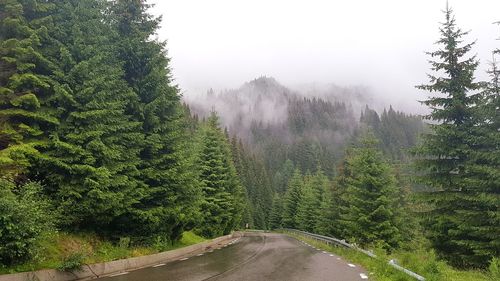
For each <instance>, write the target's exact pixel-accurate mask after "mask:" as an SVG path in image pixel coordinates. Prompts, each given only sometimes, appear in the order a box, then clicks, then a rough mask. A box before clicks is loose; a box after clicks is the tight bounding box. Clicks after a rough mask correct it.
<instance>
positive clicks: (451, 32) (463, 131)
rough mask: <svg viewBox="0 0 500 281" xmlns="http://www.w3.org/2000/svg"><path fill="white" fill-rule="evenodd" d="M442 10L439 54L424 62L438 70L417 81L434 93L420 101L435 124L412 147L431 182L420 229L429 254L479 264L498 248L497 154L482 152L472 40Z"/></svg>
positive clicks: (485, 139)
mask: <svg viewBox="0 0 500 281" xmlns="http://www.w3.org/2000/svg"><path fill="white" fill-rule="evenodd" d="M445 17H446V21H445V22H444V23H443V24H442V27H441V29H440V31H441V38H440V39H439V41H438V44H440V45H442V46H443V47H442V49H440V50H438V51H435V52H431V53H429V54H430V55H431V56H432V57H437V58H438V59H439V60H438V61H432V62H431V65H432V69H433V70H435V71H436V72H443V73H444V74H443V76H441V77H437V76H433V75H430V76H429V78H430V82H431V84H429V85H422V86H419V88H420V89H423V90H427V91H430V92H435V93H436V95H435V96H432V97H430V98H429V99H428V100H426V101H424V104H426V105H427V106H429V107H430V108H431V113H430V114H429V116H427V117H428V118H429V119H431V120H434V121H436V122H439V123H438V124H436V125H431V130H432V133H431V134H427V135H425V137H424V140H423V143H422V145H420V146H419V147H418V150H417V151H416V152H417V155H418V157H419V159H418V161H417V167H419V170H420V172H421V173H422V174H423V177H422V180H423V183H425V184H427V185H428V186H429V187H430V188H431V189H430V191H429V192H428V193H427V194H425V195H424V196H423V197H424V199H425V201H426V202H427V203H428V204H429V206H430V210H429V211H428V212H427V213H426V218H427V222H428V223H427V229H428V233H429V238H430V240H431V242H432V244H433V246H434V248H435V249H436V251H437V253H438V254H439V255H440V256H441V257H443V258H445V259H446V260H447V261H449V262H450V263H451V264H453V265H455V266H460V267H485V266H486V265H487V264H488V263H489V260H490V259H491V257H492V256H493V255H495V254H496V255H498V233H499V232H498V229H499V228H498V225H499V224H498V202H499V197H498V162H496V164H495V163H494V162H495V160H493V158H496V159H498V157H495V156H493V157H491V156H490V155H488V156H487V157H484V156H485V153H484V152H485V151H488V152H486V153H491V152H492V151H491V149H494V148H493V147H492V146H491V145H489V144H491V142H490V136H487V135H488V133H486V132H487V131H488V129H486V127H487V125H486V126H483V125H481V123H482V121H481V120H482V119H483V118H481V117H480V115H481V114H483V113H486V112H484V111H483V109H481V99H482V95H481V93H478V92H477V91H476V90H478V89H479V87H480V83H476V82H475V81H474V72H475V70H476V68H477V66H478V61H477V60H476V58H475V56H470V55H469V52H470V51H471V49H472V47H473V45H474V43H470V44H463V43H462V38H463V37H464V36H465V35H466V34H467V32H463V31H462V30H461V29H459V28H458V27H457V26H456V23H455V18H454V16H453V13H452V10H451V9H450V8H448V7H447V9H446V11H445ZM490 114H491V113H490ZM493 116H494V115H492V116H488V117H487V118H488V119H489V118H491V117H493ZM483 129H484V130H483ZM497 129H498V128H497ZM480 130H483V132H479V131H480ZM495 133H496V134H498V131H496V132H495ZM495 133H494V134H495ZM497 139H498V138H497ZM491 140H493V139H491ZM496 148H497V149H496V151H498V144H496ZM483 149H485V150H483ZM493 151H495V150H493ZM493 155H495V154H493ZM490 160H493V161H490ZM495 165H496V166H495ZM495 169H496V172H495ZM491 171H493V172H491ZM495 174H496V179H495V176H494V175H495ZM491 176H493V177H491ZM485 177H486V178H485ZM490 180H491V181H490ZM495 182H496V183H495ZM495 185H496V188H495ZM486 214H491V215H486ZM495 214H496V215H495ZM495 241H496V242H495Z"/></svg>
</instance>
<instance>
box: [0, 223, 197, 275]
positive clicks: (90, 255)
mask: <svg viewBox="0 0 500 281" xmlns="http://www.w3.org/2000/svg"><path fill="white" fill-rule="evenodd" d="M203 241H206V239H204V238H202V237H200V236H198V235H196V234H194V233H193V232H184V233H183V235H182V238H181V239H180V241H178V242H176V243H168V242H162V243H161V245H154V244H153V245H150V246H134V245H131V243H130V238H128V237H122V238H120V239H119V241H117V242H116V243H112V242H110V241H106V240H103V239H102V238H100V237H98V236H97V235H95V234H90V233H80V234H69V233H64V232H58V233H53V234H51V235H49V236H47V237H45V238H44V239H43V241H41V242H40V246H39V247H40V251H39V252H40V254H39V255H37V256H36V257H35V258H33V259H31V260H29V261H27V262H25V263H22V264H19V265H15V266H11V267H1V266H0V274H7V273H16V272H25V271H32V270H39V269H46V268H55V269H59V270H62V271H67V270H78V269H79V268H81V266H82V265H84V264H92V263H99V262H106V261H113V260H119V259H124V258H131V257H138V256H144V255H150V254H155V253H158V252H161V251H168V250H173V249H177V248H181V247H185V246H189V245H193V244H197V243H200V242H203Z"/></svg>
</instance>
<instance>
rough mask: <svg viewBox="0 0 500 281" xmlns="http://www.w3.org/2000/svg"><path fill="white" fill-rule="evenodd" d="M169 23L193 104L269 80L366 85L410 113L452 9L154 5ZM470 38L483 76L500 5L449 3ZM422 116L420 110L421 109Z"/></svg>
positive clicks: (387, 0)
mask: <svg viewBox="0 0 500 281" xmlns="http://www.w3.org/2000/svg"><path fill="white" fill-rule="evenodd" d="M149 2H150V3H155V4H156V6H155V7H154V8H153V9H152V10H151V12H152V13H154V14H157V15H163V22H162V28H161V30H160V31H159V34H158V36H159V38H160V39H162V40H167V42H168V43H167V44H168V45H167V48H168V55H169V57H171V59H172V61H171V66H172V70H173V76H174V79H175V82H176V83H177V84H178V85H179V86H180V87H181V89H182V91H183V93H184V94H185V95H192V94H196V93H200V92H205V91H206V90H207V89H208V88H214V89H225V88H235V87H238V86H240V85H241V84H242V83H243V82H246V81H249V80H251V79H253V78H257V77H259V76H262V75H266V76H272V77H275V78H276V79H277V80H278V81H279V82H281V83H282V84H284V85H285V86H292V87H293V86H295V85H300V84H304V83H311V82H314V83H335V84H337V85H340V86H349V85H364V86H367V87H369V88H370V89H371V90H372V91H373V92H374V93H376V94H377V95H378V96H384V97H388V99H389V100H390V101H391V103H392V104H395V105H396V106H400V107H402V108H404V109H407V108H408V107H412V106H416V105H417V102H416V100H417V99H422V98H425V94H423V93H422V92H420V91H418V90H416V89H414V85H416V84H420V83H424V82H427V80H426V75H425V74H426V73H427V72H429V65H428V63H427V59H428V57H427V56H426V55H425V54H424V51H431V50H435V49H436V45H433V44H434V42H435V41H436V40H437V39H438V38H439V33H438V28H439V25H438V23H439V22H442V21H443V20H444V16H443V14H442V12H441V10H443V9H444V8H445V5H446V1H444V0H419V1H417V0H414V1H413V0H412V1H403V0H377V1H370V0H365V1H362V0H323V1H321V0H296V1H294V0H248V1H240V0H211V1H206V0H149ZM449 3H450V6H451V7H452V8H453V9H454V11H455V16H456V19H457V23H458V26H459V27H461V28H462V29H464V30H471V33H470V34H469V36H468V37H467V39H468V40H470V41H472V40H476V39H477V44H476V46H475V48H474V52H475V53H477V54H478V57H479V59H480V60H481V62H482V65H481V67H480V70H479V72H478V76H479V77H480V78H483V79H485V75H484V74H483V72H484V70H485V69H486V67H487V65H486V63H487V61H488V60H491V50H492V49H494V48H497V47H499V46H500V41H497V40H495V39H496V38H498V37H500V27H499V26H497V25H493V24H492V23H493V22H495V21H499V20H500V1H499V0H475V1H470V0H450V1H449ZM416 110H417V111H419V110H418V109H417V108H416Z"/></svg>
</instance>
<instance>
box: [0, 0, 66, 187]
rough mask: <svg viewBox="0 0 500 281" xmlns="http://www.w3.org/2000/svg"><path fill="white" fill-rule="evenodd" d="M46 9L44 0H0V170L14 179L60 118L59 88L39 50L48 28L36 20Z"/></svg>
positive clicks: (36, 154)
mask: <svg viewBox="0 0 500 281" xmlns="http://www.w3.org/2000/svg"><path fill="white" fill-rule="evenodd" d="M50 9H51V5H50V4H48V3H37V4H36V5H31V4H30V1H16V0H10V1H2V2H0V10H1V11H2V12H1V13H0V30H1V31H2V32H0V170H1V171H2V175H4V176H8V177H13V178H16V179H17V180H20V179H19V178H18V177H19V175H20V174H22V173H24V172H25V168H26V167H27V166H29V164H30V159H31V158H38V157H40V154H39V151H38V149H37V148H38V147H40V146H43V145H44V144H46V142H47V140H48V137H49V135H50V131H51V130H53V129H54V128H55V127H56V126H57V125H58V123H59V121H58V119H57V115H58V107H57V105H56V103H55V101H56V100H57V99H56V95H57V94H58V93H59V92H60V87H58V85H57V83H56V82H55V81H54V80H53V79H52V78H51V75H52V74H53V72H54V65H53V63H52V62H51V60H50V58H47V57H46V56H45V55H44V54H43V53H42V52H41V51H40V49H41V45H42V44H43V43H44V40H45V39H46V35H47V27H46V26H44V25H40V24H35V23H36V22H47V21H50V17H49V16H47V15H46V14H45V13H44V12H45V11H47V10H50Z"/></svg>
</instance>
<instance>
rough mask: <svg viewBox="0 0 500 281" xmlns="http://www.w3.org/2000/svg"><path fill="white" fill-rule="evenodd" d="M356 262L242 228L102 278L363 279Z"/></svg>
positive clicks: (154, 280)
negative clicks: (197, 249)
mask: <svg viewBox="0 0 500 281" xmlns="http://www.w3.org/2000/svg"><path fill="white" fill-rule="evenodd" d="M367 279H368V278H367V274H366V273H365V271H364V270H363V269H362V268H360V267H359V266H358V265H354V264H350V263H348V262H346V261H344V260H343V259H342V258H340V257H337V256H336V255H333V254H330V253H327V252H323V251H321V250H317V249H315V248H313V247H311V246H309V245H307V244H304V243H302V242H300V241H298V240H296V239H294V238H291V237H288V236H285V235H281V234H270V233H246V234H245V235H244V236H243V237H241V238H238V239H235V240H233V241H232V242H231V243H230V244H227V245H226V246H224V247H221V248H218V249H213V250H211V251H209V252H205V253H199V254H197V255H193V256H186V257H184V258H182V259H179V260H177V261H173V262H169V263H166V264H159V265H156V266H153V267H149V268H143V269H139V270H135V271H131V272H125V273H120V274H119V275H115V276H109V277H104V278H100V279H98V280H102V281H163V280H165V281H167V280H168V281H170V280H171V281H180V280H182V281H194V280H218V281H222V280H224V281H229V280H231V281H235V280H238V281H240V280H241V281H246V280H248V281H250V280H252V281H254V280H258V281H261V280H286V281H291V280H297V281H308V280H311V281H315V280H336V281H354V280H356V281H357V280H367Z"/></svg>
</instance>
